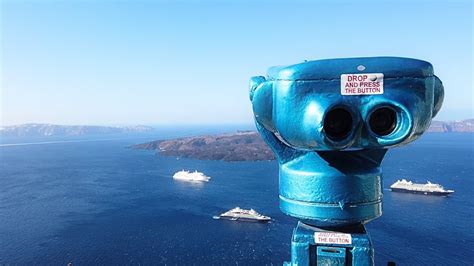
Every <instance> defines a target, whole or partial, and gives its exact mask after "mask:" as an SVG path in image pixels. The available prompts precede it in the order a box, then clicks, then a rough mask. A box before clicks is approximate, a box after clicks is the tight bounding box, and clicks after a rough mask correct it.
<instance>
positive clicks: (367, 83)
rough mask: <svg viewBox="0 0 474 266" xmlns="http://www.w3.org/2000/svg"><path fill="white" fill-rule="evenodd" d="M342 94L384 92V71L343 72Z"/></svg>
mask: <svg viewBox="0 0 474 266" xmlns="http://www.w3.org/2000/svg"><path fill="white" fill-rule="evenodd" d="M341 94H342V95H372V94H383V73H366V74H342V75H341Z"/></svg>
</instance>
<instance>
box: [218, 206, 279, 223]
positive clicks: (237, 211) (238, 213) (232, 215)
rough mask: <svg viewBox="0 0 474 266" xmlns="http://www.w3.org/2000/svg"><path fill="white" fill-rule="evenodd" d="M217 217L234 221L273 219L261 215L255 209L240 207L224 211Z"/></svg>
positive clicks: (264, 220) (266, 220)
mask: <svg viewBox="0 0 474 266" xmlns="http://www.w3.org/2000/svg"><path fill="white" fill-rule="evenodd" d="M215 218H221V219H227V220H232V221H237V220H242V221H257V222H268V221H270V220H271V218H270V217H268V216H265V215H261V214H260V213H258V212H256V211H255V210H254V209H250V210H244V209H241V208H239V207H235V208H233V209H232V210H229V211H227V212H224V213H223V214H221V215H219V216H216V217H215Z"/></svg>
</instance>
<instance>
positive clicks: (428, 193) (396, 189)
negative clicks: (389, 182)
mask: <svg viewBox="0 0 474 266" xmlns="http://www.w3.org/2000/svg"><path fill="white" fill-rule="evenodd" d="M390 190H391V191H393V192H402V193H412V194H423V195H434V196H447V195H449V194H451V193H452V192H448V191H446V192H439V191H418V190H409V189H403V188H390Z"/></svg>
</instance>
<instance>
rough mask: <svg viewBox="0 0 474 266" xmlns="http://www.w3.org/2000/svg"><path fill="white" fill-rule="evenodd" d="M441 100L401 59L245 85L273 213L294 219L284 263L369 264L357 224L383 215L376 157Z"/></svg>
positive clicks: (417, 64)
mask: <svg viewBox="0 0 474 266" xmlns="http://www.w3.org/2000/svg"><path fill="white" fill-rule="evenodd" d="M443 97H444V90H443V85H442V83H441V81H440V80H439V79H438V78H437V77H436V76H435V75H434V74H433V67H432V66H431V64H430V63H428V62H425V61H421V60H416V59H408V58H397V57H374V58H349V59H329V60H317V61H309V62H304V63H301V64H296V65H290V66H284V67H273V68H270V69H269V71H268V76H267V77H261V76H259V77H253V78H252V79H251V81H250V100H251V101H252V106H253V112H254V114H255V121H256V125H257V129H258V131H259V132H260V134H261V135H262V137H263V139H264V140H265V141H266V143H267V144H268V145H269V146H270V147H271V148H272V150H273V152H274V153H275V154H276V157H277V160H278V163H279V184H280V209H281V210H282V211H283V212H284V213H285V214H287V215H290V216H292V217H295V218H297V219H299V222H298V225H297V227H296V228H295V229H294V231H293V237H292V240H291V262H289V263H288V264H289V265H300V266H301V265H373V263H374V259H373V258H374V250H373V247H372V243H371V240H370V238H369V235H368V233H367V232H366V230H365V227H364V224H365V223H367V222H369V221H371V220H373V219H375V218H377V217H379V216H380V215H382V171H381V168H380V164H381V162H382V159H383V157H384V155H385V152H386V151H387V149H388V148H390V147H395V146H399V145H402V144H406V143H409V142H412V141H414V140H415V139H417V138H418V137H419V136H420V135H421V134H423V132H424V131H425V130H426V129H427V128H428V127H429V125H430V122H431V119H432V118H433V117H434V116H435V115H436V113H437V112H438V111H439V109H440V107H441V104H442V102H443Z"/></svg>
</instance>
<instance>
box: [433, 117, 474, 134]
mask: <svg viewBox="0 0 474 266" xmlns="http://www.w3.org/2000/svg"><path fill="white" fill-rule="evenodd" d="M428 132H474V119H466V120H462V121H450V122H442V121H433V122H431V126H430V128H429V130H428Z"/></svg>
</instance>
